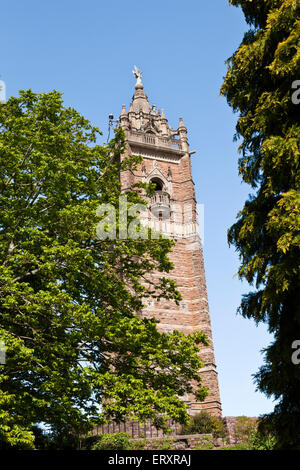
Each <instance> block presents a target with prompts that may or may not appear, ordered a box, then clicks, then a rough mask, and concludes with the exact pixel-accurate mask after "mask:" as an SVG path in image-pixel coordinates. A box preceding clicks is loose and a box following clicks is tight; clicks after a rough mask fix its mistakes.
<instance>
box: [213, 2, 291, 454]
mask: <svg viewBox="0 0 300 470" xmlns="http://www.w3.org/2000/svg"><path fill="white" fill-rule="evenodd" d="M230 3H232V4H233V5H236V6H238V5H239V6H241V7H242V9H243V12H244V14H245V17H246V20H247V22H248V24H249V25H250V28H251V29H250V30H249V31H248V32H247V33H246V34H245V36H244V39H243V41H242V43H241V45H240V47H239V48H238V49H237V51H236V52H235V53H234V55H233V56H232V57H231V59H230V60H229V61H228V72H227V75H226V78H225V81H224V83H223V86H222V89H221V93H222V94H223V95H224V96H226V98H227V100H228V103H229V104H230V106H231V107H232V108H233V109H234V111H236V112H238V113H239V119H238V123H237V137H240V138H242V139H243V141H242V144H241V146H240V152H241V157H240V159H239V172H240V175H241V177H242V179H243V181H244V182H246V183H247V184H249V185H250V186H251V188H252V194H251V195H250V197H249V199H248V200H247V201H246V203H245V205H244V207H243V209H242V210H241V212H240V213H239V215H238V220H237V222H236V223H235V224H234V225H233V226H232V227H231V228H230V230H229V242H230V243H231V244H233V245H234V246H235V247H236V249H237V251H238V252H239V254H240V258H241V267H240V270H239V276H240V278H245V279H246V280H247V281H248V282H249V283H250V284H251V285H253V286H254V287H255V289H254V290H253V291H252V292H250V293H249V294H247V295H245V296H244V297H243V300H242V303H241V306H240V313H241V314H242V315H243V316H244V317H247V318H252V319H254V320H255V322H257V323H258V322H265V323H267V325H268V328H269V331H270V333H272V334H273V335H274V342H273V343H272V344H271V345H269V346H268V347H267V348H266V349H265V364H264V365H263V366H262V367H261V369H260V370H259V372H258V373H257V374H256V382H257V385H258V388H259V389H260V390H261V391H263V392H265V393H266V395H267V396H269V397H273V398H275V399H276V400H278V401H277V404H276V406H275V410H274V412H273V413H272V414H271V415H269V416H265V418H264V419H263V420H262V424H261V426H271V428H272V429H273V430H275V432H276V436H277V446H278V448H280V447H281V448H298V449H299V448H300V401H299V396H300V366H299V365H298V366H297V365H295V364H293V363H292V360H291V357H292V353H293V350H292V344H293V342H294V340H297V339H299V336H300V282H299V281H300V279H299V272H300V270H299V260H300V173H299V155H300V107H299V104H298V105H297V103H298V100H297V99H295V98H297V96H296V95H295V93H296V91H295V85H297V83H296V82H297V80H299V79H300V19H299V13H300V5H299V2H298V1H296V0H277V1H276V0H267V1H266V0H264V1H263V0H256V1H251V0H241V1H238V0H232V1H230Z"/></svg>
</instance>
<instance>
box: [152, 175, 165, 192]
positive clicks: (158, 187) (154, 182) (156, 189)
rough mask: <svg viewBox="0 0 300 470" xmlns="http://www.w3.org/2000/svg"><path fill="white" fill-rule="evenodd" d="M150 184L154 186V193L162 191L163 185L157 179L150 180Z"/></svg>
mask: <svg viewBox="0 0 300 470" xmlns="http://www.w3.org/2000/svg"><path fill="white" fill-rule="evenodd" d="M151 183H153V184H155V191H162V190H163V188H164V183H163V182H162V180H160V179H159V178H152V180H151Z"/></svg>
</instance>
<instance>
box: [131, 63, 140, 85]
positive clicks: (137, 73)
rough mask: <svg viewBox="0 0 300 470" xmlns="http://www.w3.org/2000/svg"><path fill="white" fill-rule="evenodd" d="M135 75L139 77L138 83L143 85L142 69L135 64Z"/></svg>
mask: <svg viewBox="0 0 300 470" xmlns="http://www.w3.org/2000/svg"><path fill="white" fill-rule="evenodd" d="M132 73H133V75H134V76H135V78H136V79H137V81H136V85H142V71H141V70H139V69H138V68H137V66H136V65H135V66H134V69H133V71H132Z"/></svg>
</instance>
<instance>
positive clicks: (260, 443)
mask: <svg viewBox="0 0 300 470" xmlns="http://www.w3.org/2000/svg"><path fill="white" fill-rule="evenodd" d="M250 445H251V449H252V450H273V449H274V448H275V445H276V438H275V437H274V436H272V435H271V434H263V433H261V432H256V433H254V434H253V435H252V436H251V439H250Z"/></svg>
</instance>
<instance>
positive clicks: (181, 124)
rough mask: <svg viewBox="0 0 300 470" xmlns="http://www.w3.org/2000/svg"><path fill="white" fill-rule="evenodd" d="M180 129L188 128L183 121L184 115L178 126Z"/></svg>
mask: <svg viewBox="0 0 300 470" xmlns="http://www.w3.org/2000/svg"><path fill="white" fill-rule="evenodd" d="M178 129H185V130H186V127H185V125H184V123H183V119H182V117H180V118H179V127H178Z"/></svg>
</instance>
